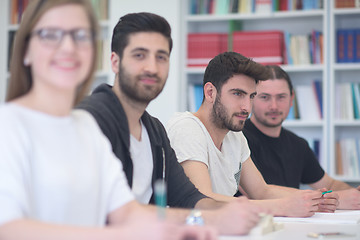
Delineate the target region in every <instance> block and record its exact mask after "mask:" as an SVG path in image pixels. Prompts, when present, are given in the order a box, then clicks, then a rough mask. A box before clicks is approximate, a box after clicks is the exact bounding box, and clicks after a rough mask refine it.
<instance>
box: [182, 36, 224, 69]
mask: <svg viewBox="0 0 360 240" xmlns="http://www.w3.org/2000/svg"><path fill="white" fill-rule="evenodd" d="M227 49H228V34H227V33H189V34H188V50H187V66H189V67H196V66H198V67H199V66H202V67H205V66H207V64H208V63H209V61H210V60H211V59H212V58H214V57H215V56H216V55H218V54H219V53H222V52H225V51H227Z"/></svg>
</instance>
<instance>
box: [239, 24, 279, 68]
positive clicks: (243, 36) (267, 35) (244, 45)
mask: <svg viewBox="0 0 360 240" xmlns="http://www.w3.org/2000/svg"><path fill="white" fill-rule="evenodd" d="M233 51H234V52H238V53H240V54H242V55H244V56H246V57H249V58H252V59H253V60H254V61H256V62H258V63H262V64H265V65H266V64H283V63H284V33H283V32H282V31H256V32H252V31H249V32H244V31H243V32H234V33H233Z"/></svg>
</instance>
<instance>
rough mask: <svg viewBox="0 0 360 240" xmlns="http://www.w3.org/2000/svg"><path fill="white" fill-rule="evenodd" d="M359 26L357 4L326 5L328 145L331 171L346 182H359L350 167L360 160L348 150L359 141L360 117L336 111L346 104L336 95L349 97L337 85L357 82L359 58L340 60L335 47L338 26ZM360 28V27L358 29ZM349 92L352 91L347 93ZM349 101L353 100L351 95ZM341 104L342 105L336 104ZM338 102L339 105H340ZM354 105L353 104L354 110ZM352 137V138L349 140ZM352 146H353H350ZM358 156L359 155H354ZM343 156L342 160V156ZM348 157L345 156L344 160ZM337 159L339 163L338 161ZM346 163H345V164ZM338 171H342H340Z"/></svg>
mask: <svg viewBox="0 0 360 240" xmlns="http://www.w3.org/2000/svg"><path fill="white" fill-rule="evenodd" d="M355 28H357V29H360V8H359V7H355V8H336V7H335V4H332V5H331V6H330V9H329V29H330V46H331V48H330V51H329V52H330V62H329V83H330V84H329V92H330V93H329V94H330V96H333V97H331V98H329V99H328V101H329V103H330V104H329V105H330V106H331V107H330V108H329V139H330V140H329V142H328V149H329V152H330V158H329V162H330V164H329V165H330V169H329V170H330V173H331V174H332V175H333V176H335V177H336V178H338V179H341V180H344V181H347V182H360V176H359V173H356V171H355V172H354V171H352V170H354V169H356V168H357V169H358V168H359V163H360V160H359V159H356V160H357V164H356V162H355V164H354V161H351V160H350V159H351V158H352V157H351V156H352V155H351V154H350V153H352V152H353V147H354V146H355V147H356V144H359V139H360V138H359V136H360V119H359V118H358V117H356V116H355V113H353V116H351V117H346V116H344V115H342V114H340V115H339V111H341V109H346V108H347V107H346V106H347V105H348V104H344V103H342V102H339V101H340V100H339V99H343V100H344V99H348V97H349V95H348V94H343V92H342V89H341V88H339V85H340V84H342V85H343V86H350V85H351V84H359V83H360V81H359V75H360V62H351V60H350V61H349V62H346V63H339V62H338V59H337V51H338V48H339V46H338V45H339V42H338V40H337V30H339V29H355ZM359 31H360V30H359ZM350 96H352V94H350ZM350 102H352V104H355V101H352V99H350ZM339 104H341V105H339ZM339 106H340V107H339ZM355 108H356V106H353V107H352V109H351V108H350V110H354V109H355ZM352 141H353V142H352ZM337 142H340V145H341V147H340V148H341V152H342V154H341V155H342V157H341V158H340V157H339V155H338V154H337V151H338V149H337V147H338V146H337ZM351 146H353V147H351ZM344 148H348V150H347V152H348V155H347V156H345V155H343V154H344V153H343V152H344V151H345V149H344ZM357 158H359V155H358V156H357ZM339 159H342V160H341V162H342V164H343V171H342V172H343V174H339V168H338V165H337V164H338V163H339ZM344 159H345V160H344ZM346 159H347V160H346ZM341 162H340V163H341ZM346 166H348V167H346ZM340 173H341V171H340Z"/></svg>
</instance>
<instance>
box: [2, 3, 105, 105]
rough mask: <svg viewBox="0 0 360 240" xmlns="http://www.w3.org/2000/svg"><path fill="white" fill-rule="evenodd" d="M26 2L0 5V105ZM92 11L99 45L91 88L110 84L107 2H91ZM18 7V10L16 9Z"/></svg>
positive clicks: (3, 97) (4, 95)
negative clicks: (98, 31) (94, 15)
mask: <svg viewBox="0 0 360 240" xmlns="http://www.w3.org/2000/svg"><path fill="white" fill-rule="evenodd" d="M27 1H28V0H6V1H1V3H0V7H1V10H0V13H1V14H0V15H1V17H0V29H1V31H3V32H2V33H1V34H3V36H5V37H2V38H0V53H1V54H0V55H1V56H0V67H1V69H0V77H1V79H0V103H2V102H4V101H5V97H6V89H7V84H8V81H9V78H10V73H9V68H8V64H9V58H10V54H11V52H10V51H11V46H12V40H13V36H14V34H15V33H16V31H17V29H18V28H19V25H18V24H19V19H20V18H21V13H19V12H21V10H19V9H18V8H20V7H19V5H21V4H23V3H24V2H27ZM20 3H21V4H20ZM92 3H93V5H94V6H95V7H94V9H95V10H96V13H97V15H98V19H99V25H100V33H99V39H98V45H99V53H98V56H100V57H99V61H98V64H97V68H98V70H97V72H96V75H95V80H94V84H93V88H95V87H96V86H97V85H99V84H100V83H103V82H107V83H111V69H110V66H109V64H110V63H109V61H110V60H109V59H110V57H109V56H110V39H111V30H112V29H111V26H110V16H109V3H110V1H109V0H92ZM16 7H18V8H16Z"/></svg>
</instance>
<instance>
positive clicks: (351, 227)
mask: <svg viewBox="0 0 360 240" xmlns="http://www.w3.org/2000/svg"><path fill="white" fill-rule="evenodd" d="M309 232H316V233H318V232H344V233H348V234H354V235H355V236H354V237H336V238H334V237H333V238H330V237H327V238H310V237H308V236H307V234H308V233H309ZM237 239H248V240H258V239H259V240H270V239H271V240H303V239H308V240H311V239H312V240H316V239H329V240H331V239H335V240H336V239H338V240H360V224H320V223H295V222H292V223H284V228H283V229H282V230H279V231H277V232H272V233H269V234H266V235H263V236H260V237H258V236H221V237H220V240H237Z"/></svg>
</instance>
